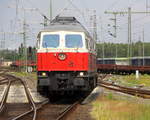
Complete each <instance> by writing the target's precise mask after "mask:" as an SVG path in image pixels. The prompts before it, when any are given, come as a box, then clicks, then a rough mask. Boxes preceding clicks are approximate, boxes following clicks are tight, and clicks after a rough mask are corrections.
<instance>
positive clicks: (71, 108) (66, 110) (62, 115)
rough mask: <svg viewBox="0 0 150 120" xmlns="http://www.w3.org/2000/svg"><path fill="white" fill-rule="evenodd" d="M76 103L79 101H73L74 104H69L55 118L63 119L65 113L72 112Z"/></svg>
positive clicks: (65, 115)
mask: <svg viewBox="0 0 150 120" xmlns="http://www.w3.org/2000/svg"><path fill="white" fill-rule="evenodd" d="M77 105H79V101H77V102H75V103H74V104H72V105H70V106H69V107H67V108H66V109H65V110H64V111H63V112H62V113H61V114H60V115H59V116H58V117H57V118H56V120H64V119H65V118H66V117H67V115H68V114H69V113H70V112H72V111H73V110H74V109H75V108H76V107H77Z"/></svg>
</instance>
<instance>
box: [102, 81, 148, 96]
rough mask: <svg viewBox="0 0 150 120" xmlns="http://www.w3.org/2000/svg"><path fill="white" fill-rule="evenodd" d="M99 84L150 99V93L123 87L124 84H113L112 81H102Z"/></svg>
mask: <svg viewBox="0 0 150 120" xmlns="http://www.w3.org/2000/svg"><path fill="white" fill-rule="evenodd" d="M99 86H101V87H105V88H107V89H110V90H114V91H118V92H122V93H126V94H130V95H134V96H137V97H142V98H145V99H150V95H149V94H147V93H143V92H139V91H140V90H138V91H137V90H136V89H134V88H133V89H132V90H130V89H128V87H127V88H126V89H122V86H119V85H117V86H116V85H112V84H110V83H100V84H99ZM123 88H125V87H123Z"/></svg>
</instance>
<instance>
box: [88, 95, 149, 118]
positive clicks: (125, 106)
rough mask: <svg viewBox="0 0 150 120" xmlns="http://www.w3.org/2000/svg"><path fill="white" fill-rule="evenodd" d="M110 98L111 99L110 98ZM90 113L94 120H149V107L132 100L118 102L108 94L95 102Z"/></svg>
mask: <svg viewBox="0 0 150 120" xmlns="http://www.w3.org/2000/svg"><path fill="white" fill-rule="evenodd" d="M110 96H111V97H110ZM92 106H93V109H92V112H91V116H92V118H94V119H95V120H149V119H150V114H149V113H150V105H147V104H142V103H140V102H137V101H135V99H134V100H130V101H129V100H119V99H116V98H115V97H114V96H113V94H108V95H107V96H103V97H101V98H99V99H98V100H96V101H95V102H94V103H93V104H92Z"/></svg>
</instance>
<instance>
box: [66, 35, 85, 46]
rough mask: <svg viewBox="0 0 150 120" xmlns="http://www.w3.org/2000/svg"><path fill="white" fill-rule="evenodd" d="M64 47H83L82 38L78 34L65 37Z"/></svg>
mask: <svg viewBox="0 0 150 120" xmlns="http://www.w3.org/2000/svg"><path fill="white" fill-rule="evenodd" d="M65 46H66V47H67V48H82V47H83V41H82V36H81V35H79V34H67V35H65Z"/></svg>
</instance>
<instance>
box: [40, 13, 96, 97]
mask: <svg viewBox="0 0 150 120" xmlns="http://www.w3.org/2000/svg"><path fill="white" fill-rule="evenodd" d="M96 71H97V69H96V50H95V41H94V40H93V39H92V37H91V36H90V34H89V32H88V31H87V30H86V29H85V27H83V26H82V24H81V23H80V22H79V21H78V20H77V19H76V18H75V17H64V16H63V17H62V16H61V17H60V16H57V17H56V18H55V19H53V20H52V21H51V23H50V25H49V26H47V27H46V28H44V29H43V30H42V31H40V32H39V34H38V37H37V77H38V81H37V91H38V92H39V93H41V94H44V93H45V92H46V93H48V94H60V93H66V92H75V91H83V92H84V91H85V92H86V91H90V90H92V89H93V88H94V87H95V86H96V82H97V72H96Z"/></svg>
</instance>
